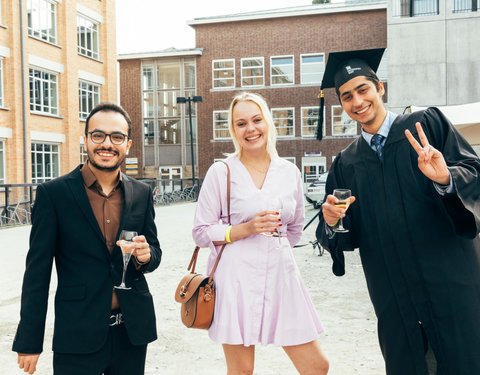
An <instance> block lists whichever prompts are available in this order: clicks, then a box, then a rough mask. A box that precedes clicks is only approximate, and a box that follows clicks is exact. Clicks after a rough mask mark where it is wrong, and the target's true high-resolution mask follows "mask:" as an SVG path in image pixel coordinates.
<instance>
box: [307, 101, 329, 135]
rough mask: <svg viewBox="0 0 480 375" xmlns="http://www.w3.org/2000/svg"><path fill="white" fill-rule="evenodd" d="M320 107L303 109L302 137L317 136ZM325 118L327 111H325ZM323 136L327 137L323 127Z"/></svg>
mask: <svg viewBox="0 0 480 375" xmlns="http://www.w3.org/2000/svg"><path fill="white" fill-rule="evenodd" d="M318 110H319V109H318V106H317V107H302V137H315V136H316V135H317V124H318ZM323 117H324V118H325V109H324V110H323ZM323 135H325V127H323Z"/></svg>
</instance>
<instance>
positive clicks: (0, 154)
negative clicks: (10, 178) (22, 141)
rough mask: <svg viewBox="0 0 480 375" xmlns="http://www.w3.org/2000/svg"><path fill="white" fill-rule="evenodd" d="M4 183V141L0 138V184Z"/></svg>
mask: <svg viewBox="0 0 480 375" xmlns="http://www.w3.org/2000/svg"><path fill="white" fill-rule="evenodd" d="M4 183H5V141H4V140H3V139H0V184H4Z"/></svg>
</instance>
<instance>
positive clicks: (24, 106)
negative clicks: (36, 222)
mask: <svg viewBox="0 0 480 375" xmlns="http://www.w3.org/2000/svg"><path fill="white" fill-rule="evenodd" d="M18 3H19V10H20V53H21V60H22V61H21V74H22V117H23V182H24V183H25V184H28V161H27V160H28V159H27V157H28V152H27V147H28V142H27V92H26V91H27V90H26V89H25V43H24V41H25V35H24V33H25V29H24V22H23V0H20V1H19V2H18Z"/></svg>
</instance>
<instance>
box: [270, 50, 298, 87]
mask: <svg viewBox="0 0 480 375" xmlns="http://www.w3.org/2000/svg"><path fill="white" fill-rule="evenodd" d="M275 59H291V60H292V62H291V64H286V65H281V66H291V70H292V71H291V80H292V81H291V82H287V83H273V78H274V77H287V78H290V77H288V74H287V75H286V74H274V73H273V68H274V64H273V61H274V60H275ZM275 66H276V65H275ZM294 84H295V59H294V57H293V55H284V56H271V57H270V85H271V86H288V85H294Z"/></svg>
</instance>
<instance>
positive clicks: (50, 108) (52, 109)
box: [29, 66, 58, 115]
mask: <svg viewBox="0 0 480 375" xmlns="http://www.w3.org/2000/svg"><path fill="white" fill-rule="evenodd" d="M32 72H39V73H41V74H42V75H43V74H48V75H49V77H50V78H49V79H47V78H43V77H42V78H34V77H33V76H34V74H32ZM52 77H54V78H55V80H53V79H52ZM37 80H39V81H40V84H41V86H42V87H41V88H40V103H41V104H39V106H40V107H41V108H40V109H38V108H37V106H38V105H37V104H36V103H35V99H36V97H32V95H30V112H31V113H47V114H50V115H58V73H56V72H52V71H48V70H46V69H41V68H37V67H33V66H31V67H30V68H29V85H31V84H32V82H33V84H34V82H35V81H37ZM45 84H47V85H48V92H49V94H50V95H51V90H52V85H53V84H54V85H55V88H54V89H55V99H56V100H55V103H53V104H52V101H51V100H50V99H49V100H48V102H49V104H48V105H45V104H44V102H45V101H44V96H43V94H44V87H43V86H44V85H45ZM29 89H30V87H29ZM29 91H30V92H31V93H34V94H35V87H34V88H33V90H32V89H30V90H29ZM32 107H33V108H32Z"/></svg>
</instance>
